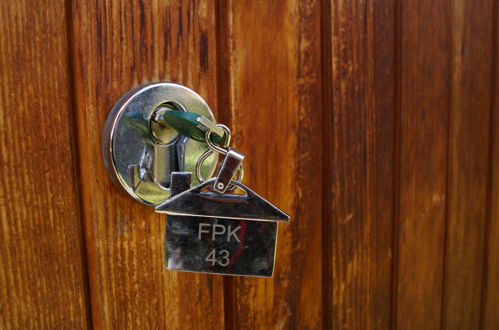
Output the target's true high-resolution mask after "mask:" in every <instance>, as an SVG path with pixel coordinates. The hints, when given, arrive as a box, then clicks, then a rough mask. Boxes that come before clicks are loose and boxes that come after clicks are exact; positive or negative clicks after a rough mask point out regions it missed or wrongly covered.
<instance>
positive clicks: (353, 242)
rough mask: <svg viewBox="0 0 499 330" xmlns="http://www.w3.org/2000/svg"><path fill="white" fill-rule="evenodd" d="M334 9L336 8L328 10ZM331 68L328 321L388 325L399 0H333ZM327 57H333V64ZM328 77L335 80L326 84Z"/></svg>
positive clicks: (332, 325)
mask: <svg viewBox="0 0 499 330" xmlns="http://www.w3.org/2000/svg"><path fill="white" fill-rule="evenodd" d="M328 9H329V8H328ZM329 16H330V22H328V24H330V26H326V27H325V32H329V30H330V31H331V35H330V36H329V38H330V40H329V41H328V40H327V39H326V40H325V41H324V42H325V47H328V48H330V50H329V54H330V55H329V54H328V52H327V51H326V52H325V58H324V62H325V66H326V67H328V66H329V68H327V69H329V70H331V75H330V76H331V78H330V79H331V81H330V82H329V83H330V84H331V85H332V89H331V92H330V96H329V101H328V102H326V107H325V111H326V112H328V113H329V115H326V116H325V118H326V123H325V126H324V127H325V131H324V133H325V134H326V139H325V146H324V148H325V150H324V153H325V157H326V161H325V164H326V165H325V168H324V171H327V172H329V173H331V174H330V176H329V177H327V176H326V181H327V184H326V186H325V187H328V188H327V189H328V190H329V195H328V192H327V190H326V188H325V189H324V190H325V193H326V196H327V197H326V200H325V208H326V212H325V214H329V217H326V218H325V219H324V220H326V219H327V221H328V222H330V223H331V225H329V226H328V230H329V231H330V234H329V236H330V238H329V240H330V241H329V242H328V246H327V247H326V248H328V249H329V250H330V251H331V252H330V254H331V260H330V263H331V265H330V268H331V278H329V279H328V281H330V284H329V285H332V296H331V298H330V299H331V300H332V301H331V302H330V303H329V305H328V313H330V316H329V317H328V319H327V324H326V326H327V327H328V328H334V329H371V328H378V329H387V328H389V327H390V324H391V308H392V303H391V302H392V298H391V297H392V281H391V278H392V230H393V197H394V190H393V189H394V184H395V181H394V180H395V179H394V174H393V173H394V164H395V163H394V160H395V158H394V157H395V140H394V136H395V2H394V1H374V2H368V1H332V4H331V8H330V15H329ZM326 61H330V64H328V63H327V62H326ZM324 83H327V82H324Z"/></svg>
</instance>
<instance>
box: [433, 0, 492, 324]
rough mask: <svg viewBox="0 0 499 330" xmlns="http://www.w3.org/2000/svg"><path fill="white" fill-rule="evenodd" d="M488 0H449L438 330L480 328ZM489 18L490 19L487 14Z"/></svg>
mask: <svg viewBox="0 0 499 330" xmlns="http://www.w3.org/2000/svg"><path fill="white" fill-rule="evenodd" d="M492 5H493V3H492V1H468V0H460V1H454V2H453V7H452V55H451V56H452V62H451V63H452V73H453V74H452V92H451V93H452V95H451V98H452V101H451V102H452V103H451V117H450V132H449V148H450V150H449V167H448V171H449V173H448V176H449V183H448V184H449V188H448V194H449V195H448V199H449V200H448V213H447V217H448V221H447V234H446V235H447V239H446V252H445V253H446V254H445V255H446V257H445V278H444V294H445V295H444V310H443V313H444V314H443V317H444V322H443V328H445V329H478V328H479V326H480V315H481V310H480V308H481V299H482V281H483V267H484V265H483V262H484V246H485V244H484V241H485V240H484V235H485V224H486V219H487V187H488V179H489V173H488V172H489V166H488V164H489V157H490V155H489V152H490V150H491V149H490V148H489V133H490V132H489V122H490V118H489V117H490V102H491V100H490V99H491V92H492V90H491V88H490V85H491V75H490V72H491V66H492V58H491V54H492V49H491V48H492V43H491V40H492V20H491V19H484V13H491V12H492V7H493V6H492ZM489 18H491V17H490V16H489Z"/></svg>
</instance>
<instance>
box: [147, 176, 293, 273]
mask: <svg viewBox="0 0 499 330" xmlns="http://www.w3.org/2000/svg"><path fill="white" fill-rule="evenodd" d="M171 182H172V186H171V189H172V194H173V195H174V197H173V198H171V199H170V200H168V201H166V202H164V203H163V204H161V205H159V206H157V207H156V211H157V212H162V213H167V214H168V217H167V225H166V244H165V246H166V248H165V250H166V251H165V266H166V268H167V269H170V270H181V271H193V272H203V273H216V274H226V275H245V276H265V277H270V276H272V273H273V269H274V255H275V245H276V240H277V222H279V221H288V220H289V217H288V215H286V214H285V213H284V212H282V211H281V210H279V209H278V208H277V207H275V206H274V205H272V204H270V203H269V202H267V201H266V200H265V199H263V198H262V197H260V196H259V195H257V194H256V193H254V192H253V191H251V190H250V189H249V188H248V187H246V186H244V185H243V184H241V183H238V182H234V184H235V185H237V186H238V187H239V188H240V189H241V190H242V191H243V192H244V195H235V194H227V193H226V194H220V193H216V192H211V191H205V189H206V188H208V187H211V185H213V183H214V182H215V179H211V180H208V181H206V182H205V183H203V184H201V185H199V186H197V187H194V188H191V189H187V188H188V187H189V184H190V173H173V174H172V179H171ZM185 189H187V190H185ZM183 190H185V191H183ZM180 191H183V192H180ZM175 194H177V195H175Z"/></svg>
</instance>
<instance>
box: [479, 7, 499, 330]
mask: <svg viewBox="0 0 499 330" xmlns="http://www.w3.org/2000/svg"><path fill="white" fill-rule="evenodd" d="M492 17H493V26H492V27H493V34H492V43H493V49H492V52H491V54H492V61H493V66H492V72H491V73H492V84H491V86H492V88H491V109H490V110H491V125H490V127H491V132H490V133H491V134H490V137H491V141H490V143H491V148H490V153H491V154H490V157H491V158H490V175H491V176H490V178H489V180H490V182H489V194H490V196H489V208H490V214H489V219H488V223H487V227H486V245H485V247H486V254H485V256H486V259H485V264H486V267H485V276H484V283H483V305H482V313H483V314H482V324H481V326H482V328H483V329H484V330H493V329H498V328H499V313H498V306H499V132H498V130H499V102H498V95H499V87H498V84H497V82H498V81H499V65H498V58H497V56H498V54H499V52H498V47H499V23H498V20H499V2H498V1H495V2H494V6H493V11H492Z"/></svg>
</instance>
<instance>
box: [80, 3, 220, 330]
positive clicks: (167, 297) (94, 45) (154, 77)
mask: <svg viewBox="0 0 499 330" xmlns="http://www.w3.org/2000/svg"><path fill="white" fill-rule="evenodd" d="M72 24H73V31H72V36H73V40H74V41H75V42H74V43H73V50H74V62H73V63H74V68H75V73H74V79H75V85H76V100H77V106H76V112H77V123H78V140H79V151H80V152H79V156H80V176H81V191H82V201H83V205H84V209H83V214H84V225H85V234H86V239H87V248H88V263H89V274H90V289H91V304H92V317H93V321H94V325H95V326H96V327H98V328H106V329H107V328H118V329H123V328H129V329H138V328H144V329H147V328H172V329H180V328H184V329H193V328H209V329H220V328H222V327H223V326H224V312H223V311H224V302H223V287H222V277H219V276H213V275H211V276H210V275H199V274H192V273H180V272H169V271H167V270H166V269H164V268H163V256H162V255H163V240H164V228H165V217H164V215H160V214H158V213H155V212H154V210H153V209H152V208H151V207H148V206H145V205H142V204H140V203H137V202H134V201H133V200H130V197H129V196H127V195H126V194H124V193H123V192H121V191H120V190H119V189H118V188H117V187H115V186H114V185H113V184H112V183H111V182H110V181H109V177H108V175H107V172H106V171H105V169H104V164H103V163H102V159H101V152H100V147H99V145H100V143H101V132H102V127H103V126H104V122H105V120H106V117H107V114H108V111H109V109H110V108H111V107H112V106H113V104H114V102H115V101H116V100H117V99H118V98H119V97H120V96H121V95H122V94H123V93H124V92H126V91H127V90H129V89H130V88H132V87H134V86H136V85H138V84H142V83H144V82H151V81H175V82H178V83H181V84H184V85H187V86H189V87H191V88H193V89H194V90H196V91H197V92H198V93H199V94H200V95H202V96H203V98H205V100H206V101H207V102H208V103H209V104H211V105H216V96H217V90H216V84H215V83H213V82H215V81H216V79H217V78H216V57H215V51H216V47H215V42H216V36H215V30H216V29H215V8H214V3H213V2H211V1H201V2H192V1H183V2H178V3H177V2H174V1H172V2H171V3H166V2H164V1H152V2H149V1H147V2H142V1H137V2H136V1H132V2H131V1H123V2H115V1H112V2H111V1H110V2H104V1H102V2H87V1H73V5H72Z"/></svg>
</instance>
